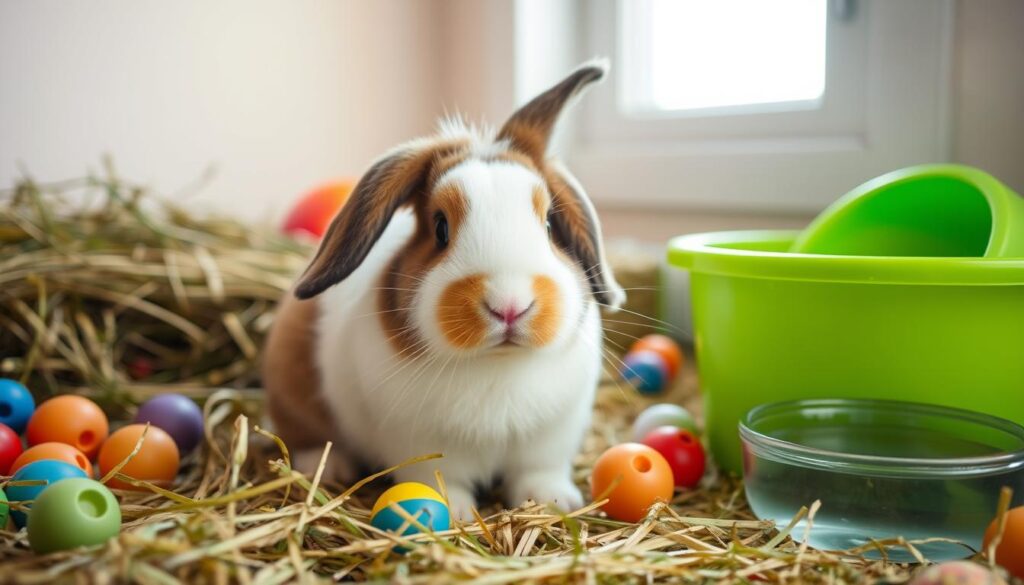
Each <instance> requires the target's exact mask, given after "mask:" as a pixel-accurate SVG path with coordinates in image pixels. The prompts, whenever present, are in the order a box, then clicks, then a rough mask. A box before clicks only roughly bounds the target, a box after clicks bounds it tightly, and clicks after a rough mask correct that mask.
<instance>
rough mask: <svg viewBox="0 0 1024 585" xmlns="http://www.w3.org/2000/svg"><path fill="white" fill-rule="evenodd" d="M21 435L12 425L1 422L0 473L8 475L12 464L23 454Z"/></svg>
mask: <svg viewBox="0 0 1024 585" xmlns="http://www.w3.org/2000/svg"><path fill="white" fill-rule="evenodd" d="M21 452H22V447H21V437H19V436H18V433H16V432H14V429H12V428H11V427H9V426H7V425H5V424H0V475H8V474H9V473H10V472H11V465H14V462H15V461H17V460H18V457H20V456H21Z"/></svg>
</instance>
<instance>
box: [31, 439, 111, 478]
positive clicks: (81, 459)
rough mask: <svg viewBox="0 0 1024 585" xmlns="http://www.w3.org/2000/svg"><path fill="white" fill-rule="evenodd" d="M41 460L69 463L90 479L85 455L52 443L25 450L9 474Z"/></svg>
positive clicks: (87, 460)
mask: <svg viewBox="0 0 1024 585" xmlns="http://www.w3.org/2000/svg"><path fill="white" fill-rule="evenodd" d="M43 459H52V460H54V461H63V462H65V463H70V464H71V465H74V466H76V467H79V468H80V469H81V470H82V471H84V472H85V475H86V477H92V463H90V462H89V458H88V457H86V456H85V453H82V452H81V451H79V450H78V449H75V448H74V447H72V446H71V445H68V444H66V443H54V442H50V443H39V444H38V445H35V446H32V447H29V448H28V449H25V452H24V453H22V454H21V455H19V456H18V458H17V459H15V460H14V464H13V465H11V473H16V472H17V471H18V470H19V469H21V468H22V467H25V466H26V465H28V464H29V463H32V462H33V461H41V460H43Z"/></svg>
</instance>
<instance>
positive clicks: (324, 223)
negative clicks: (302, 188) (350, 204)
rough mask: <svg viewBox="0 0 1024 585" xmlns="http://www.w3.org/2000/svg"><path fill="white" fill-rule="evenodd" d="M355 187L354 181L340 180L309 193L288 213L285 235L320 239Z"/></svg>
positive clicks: (285, 222)
mask: <svg viewBox="0 0 1024 585" xmlns="http://www.w3.org/2000/svg"><path fill="white" fill-rule="evenodd" d="M355 186H356V182H355V181H352V180H342V181H336V182H333V183H328V184H326V185H322V186H320V187H318V188H316V189H314V190H312V191H310V192H309V193H307V194H306V195H305V196H304V197H303V198H302V199H299V202H298V203H296V204H295V207H293V208H292V210H291V212H290V213H288V217H287V218H285V220H284V226H283V228H282V229H283V230H284V232H285V233H286V234H291V235H296V234H299V233H305V234H307V235H310V236H313V237H314V238H316V239H320V238H322V237H323V235H324V232H326V231H327V227H328V226H329V225H331V220H333V219H334V216H335V215H337V214H338V210H340V209H341V206H342V205H344V204H345V200H347V199H348V196H349V194H350V193H352V189H354V188H355Z"/></svg>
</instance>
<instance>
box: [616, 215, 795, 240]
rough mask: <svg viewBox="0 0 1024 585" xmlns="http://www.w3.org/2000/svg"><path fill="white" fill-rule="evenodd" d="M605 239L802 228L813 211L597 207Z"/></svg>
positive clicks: (662, 237) (658, 237)
mask: <svg viewBox="0 0 1024 585" xmlns="http://www.w3.org/2000/svg"><path fill="white" fill-rule="evenodd" d="M598 214H599V215H600V217H601V226H602V229H603V232H604V237H605V239H608V240H612V239H631V240H637V241H639V242H644V243H651V244H664V243H665V242H666V241H668V239H669V238H672V237H674V236H678V235H681V234H688V233H697V232H715V231H723V230H744V229H802V228H804V227H806V226H807V224H808V223H810V221H811V220H812V219H813V215H810V214H754V213H716V212H710V211H632V210H624V209H598Z"/></svg>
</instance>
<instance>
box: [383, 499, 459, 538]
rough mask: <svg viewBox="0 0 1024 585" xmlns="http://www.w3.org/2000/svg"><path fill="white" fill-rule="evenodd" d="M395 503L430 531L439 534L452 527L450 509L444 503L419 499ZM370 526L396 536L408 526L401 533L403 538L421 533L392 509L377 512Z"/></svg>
mask: <svg viewBox="0 0 1024 585" xmlns="http://www.w3.org/2000/svg"><path fill="white" fill-rule="evenodd" d="M395 503H396V504H397V505H398V506H399V507H400V508H402V509H403V510H405V511H406V512H408V513H409V515H410V516H412V517H413V518H415V519H416V521H417V522H419V523H420V524H422V525H423V526H424V527H426V528H429V529H430V530H433V531H435V532H438V531H441V530H448V528H449V527H450V526H451V518H450V517H449V514H448V507H447V506H445V505H444V503H442V502H438V501H437V500H427V499H422V500H420V499H417V500H405V501H402V502H395ZM370 524H372V525H373V526H374V527H376V528H379V529H381V530H383V531H385V532H394V533H395V534H398V531H399V530H400V529H401V528H402V526H403V525H407V526H406V528H405V530H404V531H402V532H401V535H402V536H409V535H411V534H418V533H419V532H420V530H419V528H417V527H416V526H413V525H412V524H411V523H409V522H408V520H407V519H406V518H404V517H402V515H401V514H399V513H398V512H396V511H394V510H392V509H391V508H390V507H387V508H384V509H383V510H381V511H379V512H377V513H376V514H375V515H374V516H373V518H371V519H370Z"/></svg>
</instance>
